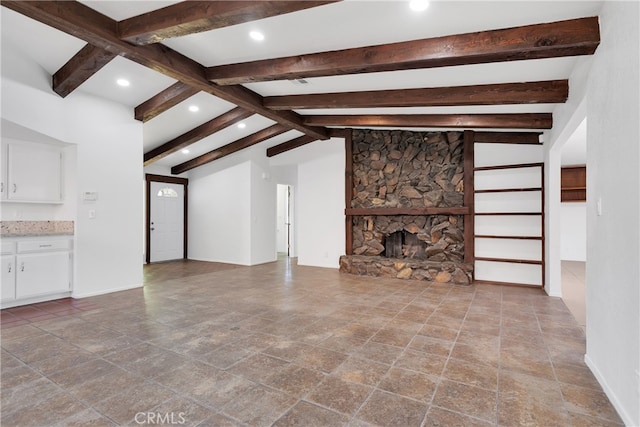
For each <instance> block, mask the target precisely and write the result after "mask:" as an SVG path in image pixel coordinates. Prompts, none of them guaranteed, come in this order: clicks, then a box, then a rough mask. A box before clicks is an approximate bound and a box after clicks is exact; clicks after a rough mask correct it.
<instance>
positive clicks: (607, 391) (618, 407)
mask: <svg viewBox="0 0 640 427" xmlns="http://www.w3.org/2000/svg"><path fill="white" fill-rule="evenodd" d="M584 363H586V364H587V366H588V367H589V369H591V372H592V373H593V376H594V377H596V380H598V383H600V386H601V387H602V390H603V391H604V394H606V395H607V397H608V398H609V401H610V402H611V404H612V405H613V407H614V408H615V410H616V411H618V415H619V416H620V418H622V422H623V423H624V425H626V426H633V425H636V424H634V421H633V419H632V418H631V416H630V415H629V414H628V413H627V412H626V411H625V410H624V407H623V406H622V404H621V403H620V401H619V400H618V398H617V396H616V394H615V393H614V392H613V390H611V387H609V384H608V383H607V381H606V380H605V379H604V376H603V375H602V373H601V372H600V370H599V369H598V367H597V366H596V364H595V363H593V361H592V360H591V358H590V357H589V355H588V354H585V355H584Z"/></svg>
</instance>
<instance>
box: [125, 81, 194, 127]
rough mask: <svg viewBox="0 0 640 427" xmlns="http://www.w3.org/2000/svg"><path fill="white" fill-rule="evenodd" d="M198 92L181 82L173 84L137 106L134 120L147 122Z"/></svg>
mask: <svg viewBox="0 0 640 427" xmlns="http://www.w3.org/2000/svg"><path fill="white" fill-rule="evenodd" d="M198 92H200V91H199V90H198V89H195V88H193V87H191V86H189V85H187V84H184V83H182V82H177V83H174V84H172V85H171V86H169V87H168V88H166V89H165V90H163V91H162V92H160V93H159V94H157V95H154V96H152V97H151V98H149V99H147V100H146V101H144V102H143V103H142V104H140V105H138V106H137V107H136V108H135V110H134V113H135V118H136V120H140V121H142V122H147V121H149V120H151V119H153V118H154V117H156V116H157V115H159V114H162V113H164V112H165V111H167V110H168V109H170V108H171V107H175V106H176V105H178V104H179V103H181V102H182V101H184V100H186V99H189V98H191V97H192V96H193V95H195V94H196V93H198Z"/></svg>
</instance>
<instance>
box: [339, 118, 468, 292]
mask: <svg viewBox="0 0 640 427" xmlns="http://www.w3.org/2000/svg"><path fill="white" fill-rule="evenodd" d="M463 146H464V144H463V134H462V132H408V131H377V130H353V134H352V138H351V156H350V157H351V159H352V164H351V165H348V166H347V167H348V175H349V172H351V177H352V179H351V186H352V187H351V188H350V189H348V193H351V194H350V195H349V194H348V196H350V197H349V201H350V203H349V205H347V209H346V214H347V216H348V218H350V221H349V222H350V224H349V223H348V225H349V226H348V227H347V228H348V233H350V235H348V236H347V238H348V239H349V238H350V239H351V240H350V244H351V253H350V254H347V255H346V256H343V257H341V259H340V270H341V271H343V272H347V273H353V274H360V275H373V276H385V277H397V278H407V279H409V278H411V279H423V280H435V281H439V282H451V283H460V284H468V283H470V282H471V273H472V266H471V265H469V264H465V263H464V216H463V214H464V213H465V207H464V181H463V176H464V156H463ZM348 160H349V159H347V161H348ZM349 166H350V167H351V170H350V171H349ZM349 190H350V191H349Z"/></svg>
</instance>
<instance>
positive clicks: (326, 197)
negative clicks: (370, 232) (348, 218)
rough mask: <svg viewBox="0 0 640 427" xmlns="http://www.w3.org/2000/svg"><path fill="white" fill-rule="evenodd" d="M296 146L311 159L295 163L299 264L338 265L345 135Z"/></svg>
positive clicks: (342, 233) (341, 240)
mask: <svg viewBox="0 0 640 427" xmlns="http://www.w3.org/2000/svg"><path fill="white" fill-rule="evenodd" d="M297 150H303V151H304V152H306V154H307V155H308V157H307V158H311V159H313V160H306V161H302V162H301V163H300V164H299V165H298V190H297V199H296V203H297V214H298V218H297V219H298V265H311V266H317V267H329V268H338V267H339V259H340V255H344V251H345V246H344V245H345V224H344V168H345V154H344V139H342V138H332V139H330V140H328V141H318V142H316V143H314V144H310V145H308V146H304V147H301V148H298V149H297ZM311 154H313V155H311Z"/></svg>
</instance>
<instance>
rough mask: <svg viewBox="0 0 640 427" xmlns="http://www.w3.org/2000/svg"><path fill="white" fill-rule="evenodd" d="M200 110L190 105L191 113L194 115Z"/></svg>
mask: <svg viewBox="0 0 640 427" xmlns="http://www.w3.org/2000/svg"><path fill="white" fill-rule="evenodd" d="M199 110H200V107H198V106H197V105H190V106H189V111H191V112H192V113H196V112H198V111H199Z"/></svg>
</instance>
